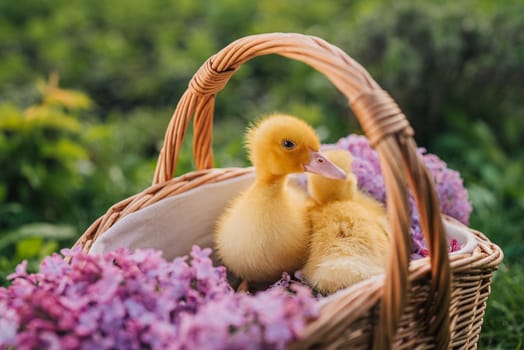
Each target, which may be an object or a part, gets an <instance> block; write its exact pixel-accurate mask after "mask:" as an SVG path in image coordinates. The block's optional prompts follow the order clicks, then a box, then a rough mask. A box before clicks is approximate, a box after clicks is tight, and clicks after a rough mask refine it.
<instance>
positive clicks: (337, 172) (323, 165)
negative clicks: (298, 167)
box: [304, 151, 346, 180]
mask: <svg viewBox="0 0 524 350" xmlns="http://www.w3.org/2000/svg"><path fill="white" fill-rule="evenodd" d="M309 155H310V159H311V160H310V161H309V163H308V164H304V170H305V171H307V172H309V173H313V174H318V175H321V176H324V177H327V178H329V179H336V180H345V179H346V173H345V172H344V170H342V169H340V168H339V167H338V166H336V165H335V164H333V163H332V162H331V161H330V160H329V159H327V158H326V157H324V156H323V155H322V154H320V153H319V152H314V151H310V153H309Z"/></svg>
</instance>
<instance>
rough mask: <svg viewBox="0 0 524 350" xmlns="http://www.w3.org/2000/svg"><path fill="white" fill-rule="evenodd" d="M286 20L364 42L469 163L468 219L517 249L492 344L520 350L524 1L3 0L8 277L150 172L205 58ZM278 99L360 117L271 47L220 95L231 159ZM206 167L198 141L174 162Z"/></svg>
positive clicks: (437, 143)
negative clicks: (198, 158) (196, 149)
mask: <svg viewBox="0 0 524 350" xmlns="http://www.w3.org/2000/svg"><path fill="white" fill-rule="evenodd" d="M274 31H282V32H300V33H306V34H312V35H317V36H320V37H322V38H324V39H326V40H327V41H329V42H331V43H333V44H335V45H337V46H339V47H340V48H342V49H343V50H344V51H346V52H347V53H349V54H350V55H351V56H352V57H354V58H355V59H356V60H357V61H359V62H360V63H361V64H362V65H363V66H364V67H365V68H366V69H367V70H368V71H369V72H370V73H371V74H372V76H373V77H374V78H375V79H376V80H377V81H378V82H379V84H380V85H381V86H382V87H383V88H385V89H386V90H388V91H389V92H390V93H391V95H392V96H393V97H394V98H395V99H396V101H397V102H398V103H399V105H400V106H401V108H402V110H403V111H404V112H405V113H406V115H407V116H408V118H409V119H410V122H411V123H412V125H413V126H414V128H415V130H416V139H417V143H418V144H419V145H421V146H424V147H426V148H428V150H429V151H430V152H433V153H436V154H438V155H439V156H440V157H441V158H443V159H444V160H446V161H447V162H448V164H449V166H450V167H452V168H455V169H457V170H459V171H460V172H461V174H462V175H463V177H464V179H465V185H466V186H467V188H468V190H469V193H470V199H471V201H472V203H473V206H474V213H473V216H472V219H471V226H472V227H475V228H477V229H479V230H480V231H482V232H485V233H486V234H487V235H488V236H489V237H490V238H491V239H492V240H493V241H495V242H497V243H498V244H500V245H501V247H503V249H504V252H505V255H506V258H505V263H504V265H503V266H502V268H501V271H500V272H498V273H497V274H496V276H495V281H494V284H493V295H492V297H491V298H490V302H489V303H488V309H487V315H486V321H485V326H484V330H483V334H482V338H481V348H501V349H507V348H520V347H521V344H522V340H523V337H524V326H523V324H524V317H523V316H522V313H519V310H522V309H523V308H524V298H523V297H522V294H523V293H522V280H523V278H524V268H523V265H522V263H521V262H520V261H519V259H518V257H519V256H520V255H522V253H524V243H523V239H522V238H523V231H524V215H523V213H524V186H523V183H522V178H523V175H524V141H523V140H522V135H523V130H524V125H523V124H524V105H523V104H522V101H524V89H523V88H522V82H523V81H524V34H523V33H524V4H522V2H521V1H517V0H509V1H504V2H499V1H490V0H480V1H468V0H457V1H445V2H439V3H438V4H436V3H434V2H430V1H419V2H411V1H407V0H400V1H395V2H393V1H378V0H368V1H364V0H357V1H335V0H330V1H316V2H313V1H298V0H290V1H277V0H263V1H258V2H246V1H241V0H224V1H200V2H198V1H193V0H176V1H175V0H171V1H170V0H149V1H141V0H112V1H105V0H78V1H66V0H54V1H42V0H17V1H12V0H7V1H2V2H0V274H1V276H5V275H7V274H8V273H9V272H10V271H12V269H13V268H14V266H15V265H16V264H17V263H18V262H19V261H20V260H21V259H24V258H28V259H30V261H31V262H32V263H33V266H35V264H37V263H38V261H39V260H40V259H41V258H42V257H43V256H45V255H48V254H50V253H51V252H53V251H56V250H58V249H59V248H60V247H64V246H70V245H71V244H72V242H73V241H74V240H75V239H76V238H77V237H78V236H79V235H80V233H81V232H83V231H84V230H85V229H86V228H87V227H88V225H89V224H90V223H91V222H92V221H94V220H95V219H96V218H97V217H98V216H100V215H102V214H103V213H104V212H105V210H106V209H107V208H108V207H109V206H111V205H112V204H114V203H116V202H118V201H119V200H121V199H123V198H126V197H127V196H129V195H131V194H134V193H136V192H138V191H140V190H142V189H144V188H145V187H147V186H148V185H149V184H150V181H151V179H152V174H153V170H154V166H155V161H156V156H157V155H158V151H159V149H160V147H161V143H162V139H163V132H164V131H165V128H166V126H167V123H168V122H169V118H170V115H171V112H172V110H173V108H174V106H175V105H176V102H177V101H178V98H179V97H180V96H181V94H182V93H183V91H184V90H185V88H186V87H187V83H188V81H189V79H190V78H191V76H192V75H193V73H194V72H195V71H196V70H197V69H198V67H199V66H200V65H201V64H202V63H203V62H204V61H205V59H207V58H208V57H209V56H211V55H212V54H213V53H215V52H216V51H218V50H219V49H221V48H222V47H224V46H226V45H227V44H228V43H230V42H231V41H233V40H235V39H237V38H239V37H242V36H245V35H249V34H255V33H262V32H274ZM58 77H59V78H60V83H58ZM80 91H81V92H80ZM276 110H281V111H286V112H289V113H295V114H298V115H301V116H302V117H303V118H305V119H306V120H308V121H309V122H310V123H312V124H313V125H315V126H316V127H317V128H318V130H319V132H320V134H321V135H322V136H323V141H324V142H332V141H336V140H337V139H338V138H339V137H341V136H344V135H346V134H348V133H350V132H359V130H360V129H359V127H358V125H357V123H356V121H355V119H354V118H353V115H352V113H351V111H349V110H348V108H347V101H345V99H344V98H343V96H341V94H340V93H339V92H338V91H337V90H336V89H335V88H334V87H333V86H331V84H330V83H329V82H328V81H327V80H326V79H325V78H324V77H323V76H322V75H321V74H319V73H317V72H315V71H314V70H313V69H311V68H309V67H307V66H305V65H303V64H301V63H298V62H293V61H290V60H287V59H284V58H281V57H277V56H268V57H261V58H257V59H255V60H253V61H251V62H249V63H248V64H245V65H244V66H242V67H241V69H240V70H239V71H238V72H237V73H236V74H235V76H234V77H233V78H232V79H231V81H230V82H229V83H228V85H227V87H226V88H225V89H224V91H222V92H221V93H220V94H219V95H218V99H217V105H216V110H215V120H216V124H215V132H214V150H215V154H216V166H234V165H243V164H246V159H245V155H244V151H243V148H242V138H241V137H242V135H241V134H242V133H241V132H240V130H243V129H244V128H245V127H246V126H247V124H248V123H249V121H250V120H253V119H255V118H257V117H259V116H261V115H264V114H266V113H269V112H273V111H276ZM191 169H193V165H192V159H191V149H190V145H189V143H187V144H186V145H185V146H184V151H183V154H182V155H181V158H180V161H179V164H178V170H177V173H178V174H181V173H184V172H187V171H189V170H191ZM2 283H6V281H5V279H3V278H2Z"/></svg>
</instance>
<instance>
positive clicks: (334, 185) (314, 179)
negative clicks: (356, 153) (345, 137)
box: [308, 149, 357, 204]
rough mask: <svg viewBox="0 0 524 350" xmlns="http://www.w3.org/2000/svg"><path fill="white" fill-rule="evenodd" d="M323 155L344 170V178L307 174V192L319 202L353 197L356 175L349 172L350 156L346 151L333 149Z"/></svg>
mask: <svg viewBox="0 0 524 350" xmlns="http://www.w3.org/2000/svg"><path fill="white" fill-rule="evenodd" d="M324 155H325V156H326V158H328V159H329V160H330V161H331V162H333V163H334V164H335V165H337V166H338V167H339V168H341V169H342V170H344V171H345V173H346V176H345V177H344V179H328V178H325V177H323V176H318V175H316V174H308V192H309V194H310V196H311V197H312V198H313V199H314V200H315V201H316V202H317V203H319V204H322V203H327V202H330V201H337V200H350V199H353V197H354V195H355V193H356V192H357V177H356V176H355V174H353V173H352V172H351V164H352V158H351V154H350V153H349V152H348V151H345V150H342V149H333V150H329V151H325V152H324Z"/></svg>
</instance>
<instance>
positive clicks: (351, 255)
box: [302, 150, 389, 294]
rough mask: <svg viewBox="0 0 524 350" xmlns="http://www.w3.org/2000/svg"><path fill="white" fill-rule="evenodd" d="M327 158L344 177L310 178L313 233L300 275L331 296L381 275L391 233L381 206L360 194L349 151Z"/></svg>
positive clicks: (313, 176) (334, 151)
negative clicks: (341, 171)
mask: <svg viewBox="0 0 524 350" xmlns="http://www.w3.org/2000/svg"><path fill="white" fill-rule="evenodd" d="M325 156H326V157H327V158H328V159H329V160H331V161H332V162H333V163H334V164H336V165H337V166H339V167H340V168H341V169H342V170H344V171H346V173H347V177H346V179H345V180H333V179H326V178H323V177H319V176H317V175H314V174H308V192H309V194H310V195H311V197H312V198H313V200H314V204H312V205H310V207H309V211H308V213H309V216H310V220H311V229H312V234H311V243H310V252H309V257H308V260H307V262H306V264H305V265H304V267H303V268H302V273H303V274H304V277H305V279H306V281H308V283H309V284H310V285H311V286H312V287H313V288H315V289H316V290H318V291H319V292H321V293H323V294H329V293H333V292H335V291H337V290H338V289H342V288H345V287H347V286H349V285H351V284H353V283H356V282H359V281H361V280H364V279H367V278H369V277H371V276H372V275H376V274H380V273H383V272H384V267H385V265H386V259H387V256H388V246H389V238H388V236H389V234H388V231H389V229H388V223H387V218H386V211H385V209H384V207H383V206H382V204H381V203H380V202H378V201H376V200H375V199H373V198H371V197H369V196H367V195H365V194H364V193H362V192H360V191H359V190H358V188H357V179H356V176H355V175H354V174H353V173H352V172H351V163H352V159H351V156H350V154H349V152H347V151H344V150H330V151H326V152H325Z"/></svg>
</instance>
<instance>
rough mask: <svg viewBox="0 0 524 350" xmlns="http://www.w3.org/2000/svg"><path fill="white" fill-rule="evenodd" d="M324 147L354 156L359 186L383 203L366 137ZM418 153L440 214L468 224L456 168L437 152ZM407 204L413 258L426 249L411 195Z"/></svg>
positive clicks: (468, 211) (377, 168)
mask: <svg viewBox="0 0 524 350" xmlns="http://www.w3.org/2000/svg"><path fill="white" fill-rule="evenodd" d="M323 147H324V149H330V148H341V149H345V150H348V151H349V152H350V153H351V155H352V157H353V165H352V170H353V172H354V173H355V175H356V176H357V179H358V187H359V189H360V190H362V191H363V192H365V193H367V194H369V195H370V196H372V197H374V198H375V199H377V200H378V201H380V202H382V203H384V204H385V203H386V190H385V186H384V181H383V179H382V175H381V172H380V164H379V159H378V154H377V152H376V151H375V150H374V149H373V148H372V147H371V145H370V144H369V142H368V139H367V138H366V137H364V136H360V135H349V136H347V137H344V138H341V139H340V140H338V142H337V143H335V144H330V145H324V146H323ZM418 153H419V154H420V156H421V157H422V160H423V161H424V164H425V165H426V166H427V168H428V169H429V171H430V173H431V174H432V176H433V180H434V184H435V190H436V191H437V193H438V197H439V200H440V207H441V211H442V213H443V214H446V215H449V216H451V217H453V218H455V219H457V220H459V221H461V222H462V223H464V224H466V225H467V224H468V221H469V216H470V214H471V210H472V207H471V203H470V202H469V200H468V193H467V191H466V189H465V188H464V185H463V182H462V178H461V177H460V174H459V173H458V172H457V171H455V170H452V169H449V168H447V166H446V163H444V162H443V161H442V160H441V159H440V158H439V157H437V156H436V155H434V154H430V153H427V152H426V150H425V149H423V148H419V149H418ZM410 207H411V235H412V237H413V257H414V258H420V257H424V256H427V254H428V249H427V245H426V242H425V240H424V236H423V233H422V229H421V227H420V221H419V215H418V212H417V210H416V205H415V200H414V198H413V196H412V195H410ZM458 249H460V245H459V244H458V242H457V241H456V240H452V241H451V242H450V251H456V250H458Z"/></svg>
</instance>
